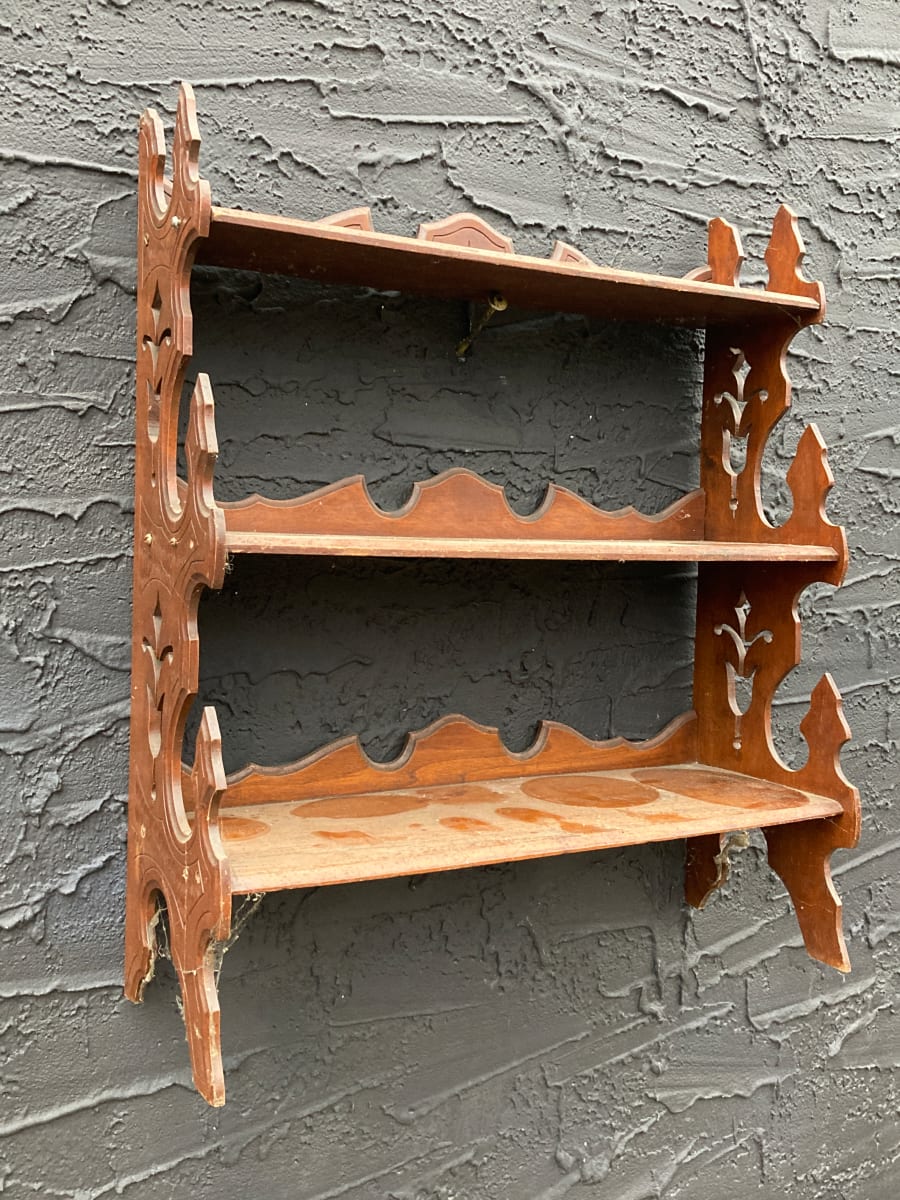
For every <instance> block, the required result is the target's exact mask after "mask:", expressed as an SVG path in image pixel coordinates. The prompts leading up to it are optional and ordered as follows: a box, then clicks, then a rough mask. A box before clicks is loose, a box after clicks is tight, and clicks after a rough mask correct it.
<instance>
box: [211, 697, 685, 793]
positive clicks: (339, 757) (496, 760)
mask: <svg viewBox="0 0 900 1200" xmlns="http://www.w3.org/2000/svg"><path fill="white" fill-rule="evenodd" d="M695 749H696V715H695V713H693V712H687V713H682V714H681V716H679V717H676V718H675V719H674V720H673V721H670V722H669V724H668V725H667V726H666V727H665V728H664V729H663V730H661V732H660V733H658V734H657V735H656V736H655V737H653V738H649V739H648V740H646V741H643V742H630V741H627V740H626V739H625V738H612V739H609V740H607V741H600V742H597V741H592V740H591V739H590V738H588V737H585V736H584V735H583V734H580V733H578V732H576V730H574V729H572V728H570V727H569V726H568V725H563V724H561V723H560V722H558V721H542V722H541V723H540V725H539V726H538V731H537V734H536V735H535V739H534V741H533V742H532V744H531V745H530V746H529V747H528V749H526V750H522V751H514V750H508V749H507V748H506V746H505V745H504V743H503V741H502V740H501V738H500V734H499V731H498V730H497V729H496V728H493V727H491V726H488V725H481V724H479V723H478V722H476V721H472V720H470V719H469V718H468V717H465V716H462V715H460V714H458V713H457V714H454V715H451V716H446V717H441V718H440V720H437V721H435V722H433V723H432V724H431V725H428V726H427V727H426V728H425V729H421V730H417V731H416V732H414V733H410V734H408V735H407V737H406V741H405V743H404V745H403V749H402V750H401V751H400V754H399V755H398V756H397V757H396V758H395V759H393V760H392V761H391V762H387V763H379V762H374V761H373V760H372V759H371V758H369V756H368V755H367V754H366V753H365V751H364V750H363V748H362V746H361V744H360V741H359V738H358V737H356V736H354V735H350V736H348V737H343V738H338V739H337V740H336V741H334V742H330V743H329V744H328V745H326V746H323V747H321V748H320V749H318V750H315V751H313V753H312V754H308V755H305V756H304V757H303V758H300V759H298V760H297V761H296V762H292V763H286V764H284V765H281V766H275V767H261V766H259V765H258V764H256V763H250V764H249V765H248V766H246V767H244V768H243V769H242V770H240V771H237V772H235V773H234V774H232V775H229V776H228V781H227V783H228V787H227V791H226V792H225V795H224V796H223V798H222V808H223V809H224V808H229V807H232V806H235V805H245V804H264V803H272V802H275V801H278V800H279V799H282V798H289V799H290V800H292V801H293V800H303V799H307V798H309V799H313V798H317V797H321V796H323V795H328V796H351V795H355V794H357V793H364V792H379V791H391V790H396V789H398V788H407V787H419V786H428V787H431V786H443V785H447V784H454V783H475V782H481V781H483V780H488V779H504V778H510V777H515V776H517V775H529V776H532V775H553V774H557V773H560V772H566V771H600V770H617V769H622V770H624V769H627V768H631V767H638V766H665V765H669V764H671V763H676V762H685V761H688V762H689V761H693V759H694V755H695Z"/></svg>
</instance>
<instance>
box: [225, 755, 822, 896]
mask: <svg viewBox="0 0 900 1200" xmlns="http://www.w3.org/2000/svg"><path fill="white" fill-rule="evenodd" d="M432 736H436V735H434V734H433V735H432ZM840 811H841V809H840V805H839V804H838V803H837V802H836V801H834V800H828V799H825V798H823V797H820V796H815V795H810V794H809V793H806V792H803V791H798V790H796V789H793V788H787V787H783V786H779V785H777V784H771V783H760V782H758V781H757V780H752V779H747V778H746V777H744V776H741V775H734V774H729V773H728V772H725V771H719V770H715V769H712V768H704V767H699V766H697V765H696V764H680V765H670V766H658V767H646V768H637V769H633V770H621V771H605V772H598V771H594V772H588V771H578V772H574V773H567V774H541V775H534V774H531V772H530V770H529V773H528V774H527V775H520V776H517V777H513V778H492V779H486V780H483V781H482V782H477V783H462V784H455V785H454V784H451V785H437V784H435V785H430V786H429V785H426V786H419V787H417V788H412V789H409V788H407V789H398V788H394V789H390V790H379V791H376V792H371V793H355V794H353V795H349V796H348V795H345V796H334V795H326V796H324V797H314V798H309V799H305V800H302V801H300V802H299V803H293V802H290V801H287V802H282V803H278V804H274V803H273V804H256V805H247V806H244V807H237V808H228V809H227V810H223V815H222V836H223V839H224V843H225V846H226V849H227V851H228V855H229V862H230V866H231V871H232V878H233V886H234V889H235V891H236V892H261V891H272V890H275V889H280V888H289V887H316V886H320V885H324V884H333V883H349V882H352V881H354V880H358V879H381V878H386V877H390V876H394V875H410V874H424V873H426V872H430V871H446V870H453V869H455V868H460V867H471V866H477V865H484V864H487V863H496V862H513V861H517V860H521V859H528V858H540V857H545V856H547V855H553V854H573V853H578V852H582V851H585V850H600V849H606V848H609V847H613V846H628V845H634V844H636V843H637V844H640V843H643V842H657V841H670V840H672V839H675V838H683V837H688V836H694V835H703V834H707V835H709V834H712V833H715V832H718V831H720V830H723V829H724V830H729V829H745V828H750V827H757V826H759V825H760V824H762V823H765V824H766V825H767V826H775V825H779V824H780V823H781V822H795V821H809V820H810V819H813V818H828V817H831V816H833V815H834V814H836V813H840Z"/></svg>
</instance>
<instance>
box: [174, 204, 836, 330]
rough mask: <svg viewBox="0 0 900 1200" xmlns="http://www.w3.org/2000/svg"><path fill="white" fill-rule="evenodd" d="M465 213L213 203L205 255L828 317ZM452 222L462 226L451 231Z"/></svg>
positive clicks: (386, 283) (378, 281)
mask: <svg viewBox="0 0 900 1200" xmlns="http://www.w3.org/2000/svg"><path fill="white" fill-rule="evenodd" d="M462 219H463V218H448V221H447V222H437V223H435V226H433V227H432V228H431V229H429V227H428V226H423V227H422V230H423V231H425V232H424V233H423V232H422V231H420V235H419V237H417V238H410V237H398V236H396V235H394V234H388V233H377V232H375V231H374V230H373V229H372V228H371V218H370V217H369V214H368V210H365V209H361V210H354V211H353V212H351V213H347V214H339V215H338V216H337V217H334V218H329V219H328V220H326V221H322V222H315V221H301V220H296V219H294V218H291V217H282V216H272V215H267V214H263V213H253V212H243V211H240V210H238V209H233V208H219V207H216V206H213V208H212V215H211V221H210V229H209V235H208V237H207V238H205V239H203V240H201V241H200V243H199V247H198V253H197V259H196V261H197V262H198V263H202V264H206V265H209V266H220V267H232V268H236V269H242V270H250V271H262V272H266V273H272V274H280V275H296V276H299V277H300V278H303V279H313V280H316V281H317V282H319V283H325V284H351V285H356V286H363V287H370V288H375V289H377V290H380V291H391V292H395V291H396V292H409V293H412V294H414V295H419V296H432V297H437V298H440V299H457V300H470V301H476V302H477V301H481V302H485V303H486V302H487V301H488V298H489V297H490V296H491V295H495V294H499V295H500V296H502V297H503V299H504V300H505V301H506V302H507V303H508V304H510V305H513V306H515V307H519V308H525V309H538V310H544V311H555V312H570V313H581V314H584V315H586V316H594V317H601V318H605V319H607V320H622V321H629V320H631V321H664V322H666V323H670V324H679V325H687V326H693V327H697V328H703V327H705V326H707V325H710V324H727V323H731V324H750V323H764V322H771V321H772V320H773V319H777V317H778V316H779V315H781V316H783V317H787V318H789V319H791V320H793V321H796V323H797V324H798V325H805V324H808V323H809V322H810V321H815V320H818V319H821V312H822V300H821V297H814V296H812V295H791V294H788V293H786V292H780V291H777V290H770V291H763V290H762V289H759V288H743V287H733V286H729V285H727V284H723V283H713V282H709V281H708V279H706V278H690V277H686V278H682V279H678V278H668V277H665V276H661V275H644V274H640V273H639V272H636V271H620V270H617V269H613V268H611V267H599V266H595V265H594V264H593V263H591V262H590V260H589V259H587V258H585V257H584V256H583V255H581V254H580V253H579V252H578V251H576V250H573V249H572V248H571V247H567V246H565V245H563V244H562V243H558V244H557V249H556V251H555V252H554V257H551V258H547V259H543V258H533V257H530V256H528V255H522V254H515V253H513V252H512V247H511V245H510V244H509V243H506V239H504V238H503V237H502V235H500V234H498V233H497V232H496V230H492V229H491V228H490V226H487V225H485V224H484V222H481V221H480V220H479V219H478V218H477V217H468V218H465V219H466V220H468V222H469V223H470V226H469V227H466V226H462V227H461V226H460V221H461V220H462ZM451 222H456V226H455V227H453V228H449V225H450V223H451ZM443 225H447V226H448V229H449V231H448V232H447V233H446V234H444V233H443V232H442V231H441V229H440V228H439V227H440V226H443ZM468 228H471V230H472V233H471V236H468ZM451 237H453V238H454V239H455V240H454V241H452V242H451V241H450V238H451ZM461 240H462V241H466V240H468V243H469V244H459V242H460V241H461ZM504 243H506V244H504ZM694 274H701V275H703V274H704V271H703V270H701V271H700V272H699V273H694ZM706 274H708V272H706ZM770 286H771V284H770Z"/></svg>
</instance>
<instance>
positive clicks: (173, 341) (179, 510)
mask: <svg viewBox="0 0 900 1200" xmlns="http://www.w3.org/2000/svg"><path fill="white" fill-rule="evenodd" d="M199 141H200V139H199V134H198V132H197V124H196V116H195V112H194V101H193V96H192V94H191V92H190V89H188V88H182V91H181V95H180V97H179V103H178V115H177V120H176V124H175V139H174V146H173V156H172V180H171V182H170V185H169V186H168V187H166V186H165V182H164V175H163V172H164V166H165V157H166V156H165V142H164V139H163V133H162V126H161V124H160V121H159V119H158V117H157V116H156V114H155V113H154V112H152V111H150V112H147V113H145V114H144V116H143V118H142V120H141V130H140V180H139V189H138V296H137V323H138V353H137V414H136V430H135V432H136V465H135V551H134V624H133V639H132V692H131V764H130V776H129V799H128V886H127V913H126V931H125V993H126V995H127V996H128V997H129V999H131V1000H134V1001H138V1000H140V999H141V997H142V993H143V989H144V985H145V984H146V982H147V981H148V980H149V979H150V977H151V976H152V974H153V967H154V958H155V954H156V923H157V920H158V908H157V906H158V902H159V898H160V897H162V899H163V900H164V902H165V907H166V912H167V917H168V924H169V944H170V946H171V951H172V957H173V961H174V964H175V968H176V970H177V972H178V977H179V981H180V984H181V991H182V997H183V1000H184V1017H185V1026H186V1030H187V1038H188V1042H189V1045H190V1051H191V1062H192V1066H193V1072H194V1080H195V1083H196V1085H197V1088H198V1089H199V1091H200V1092H201V1093H202V1094H203V1095H204V1096H205V1097H206V1099H207V1100H208V1101H209V1102H210V1103H211V1104H221V1103H222V1102H223V1100H224V1082H223V1076H222V1061H221V1054H220V1051H219V1005H218V1000H217V998H216V991H215V985H214V981H213V973H212V963H211V951H212V945H213V943H214V941H215V940H216V939H221V938H224V937H226V936H227V934H228V930H229V923H230V917H231V891H230V883H229V879H228V870H227V864H226V862H225V858H224V855H223V853H222V847H221V843H220V841H219V835H218V826H217V821H216V810H217V806H218V800H219V796H220V795H221V792H222V789H223V788H224V786H225V773H224V770H223V768H222V759H221V743H220V740H219V734H218V727H217V724H216V718H215V712H214V710H213V709H206V710H205V713H204V717H203V721H202V723H201V726H200V732H199V734H198V738H197V746H196V753H195V766H194V769H193V772H192V774H191V777H190V780H189V795H190V804H191V807H192V808H193V810H194V818H193V821H192V822H191V821H188V818H187V815H186V811H185V808H186V805H185V797H184V793H183V790H182V767H181V759H182V743H183V740H184V727H185V721H186V719H187V713H188V709H189V708H190V705H191V703H192V701H193V699H194V696H195V694H196V690H197V674H198V664H199V644H198V638H197V624H196V618H197V605H198V603H199V598H200V594H201V592H202V590H203V588H204V587H220V586H221V584H222V578H223V574H224V569H225V522H224V518H223V516H222V513H221V511H220V510H219V509H217V508H216V505H215V503H214V501H213V494H212V475H213V466H214V463H215V459H216V452H217V446H216V435H215V427H214V422H213V403H212V394H211V391H210V387H209V381H208V380H207V379H206V377H205V376H200V377H199V378H198V380H197V386H196V388H195V390H194V393H193V396H192V398H191V402H190V419H189V424H188V432H187V439H186V443H185V458H186V462H187V479H186V480H179V478H178V475H177V471H176V456H177V440H178V407H179V400H180V397H181V390H182V384H183V381H184V373H185V366H186V363H187V358H188V356H189V355H190V353H191V340H192V326H191V311H190V297H189V285H190V271H191V264H192V261H193V257H194V254H195V252H196V247H197V242H198V239H199V238H201V237H203V236H204V235H205V234H206V232H207V231H208V229H209V209H210V202H209V189H208V186H207V185H206V184H205V183H204V182H203V180H201V179H200V178H199V174H198V169H197V160H198V151H199Z"/></svg>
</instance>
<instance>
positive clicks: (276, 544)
mask: <svg viewBox="0 0 900 1200" xmlns="http://www.w3.org/2000/svg"><path fill="white" fill-rule="evenodd" d="M225 520H226V537H225V547H226V550H227V551H228V553H230V554H309V555H333V556H335V557H356V558H481V559H493V558H502V559H517V558H518V559H521V558H532V559H571V560H578V561H598V562H600V561H603V562H837V559H838V552H837V551H836V550H835V549H833V548H832V547H831V546H808V545H801V546H792V545H786V544H783V543H772V544H768V545H767V544H764V543H760V542H708V541H668V540H663V539H621V538H620V539H613V538H609V539H604V540H596V539H592V540H587V539H584V540H581V539H571V538H526V537H521V538H479V537H470V538H445V537H421V536H415V537H411V536H394V537H391V536H389V535H386V534H378V535H374V536H366V535H361V534H323V533H313V534H310V533H302V532H297V533H275V532H253V531H251V530H245V529H229V528H228V510H227V509H226V517H225Z"/></svg>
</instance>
